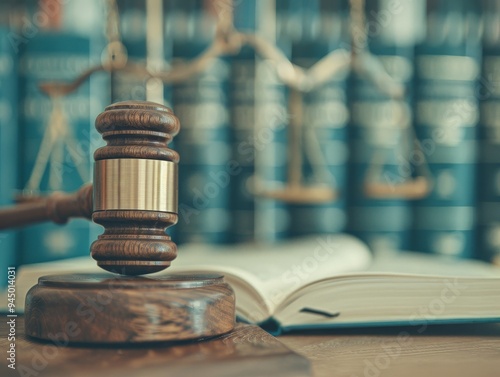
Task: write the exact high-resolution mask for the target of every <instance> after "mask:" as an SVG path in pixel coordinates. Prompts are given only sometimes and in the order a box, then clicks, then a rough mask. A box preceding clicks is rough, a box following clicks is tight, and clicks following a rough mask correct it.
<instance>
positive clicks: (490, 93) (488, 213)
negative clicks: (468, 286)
mask: <svg viewBox="0 0 500 377" xmlns="http://www.w3.org/2000/svg"><path fill="white" fill-rule="evenodd" d="M483 3H484V4H483V5H484V8H483V25H484V31H483V61H482V75H481V80H480V92H479V95H480V99H481V103H480V106H481V107H480V127H479V151H480V153H479V164H478V169H479V171H478V182H477V183H478V185H477V189H478V204H477V208H478V213H477V220H478V227H477V229H478V235H477V245H478V255H477V256H478V257H480V258H482V259H485V260H488V261H494V262H495V263H496V264H498V263H499V262H500V123H499V121H498V120H499V119H500V87H499V86H498V84H497V83H498V82H500V71H499V69H498V67H499V64H500V38H498V35H497V33H496V32H495V30H496V28H497V25H498V24H499V22H500V4H499V3H498V2H492V1H485V2H483Z"/></svg>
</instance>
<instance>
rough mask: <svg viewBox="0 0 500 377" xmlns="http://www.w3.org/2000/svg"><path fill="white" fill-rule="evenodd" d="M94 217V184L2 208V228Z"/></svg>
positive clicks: (0, 221) (0, 214)
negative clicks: (70, 192) (74, 190)
mask: <svg viewBox="0 0 500 377" xmlns="http://www.w3.org/2000/svg"><path fill="white" fill-rule="evenodd" d="M73 217H82V218H86V219H89V220H90V218H91V217H92V185H85V186H83V187H82V188H81V189H80V190H78V191H77V192H75V193H73V194H66V193H62V192H55V193H53V194H52V195H50V196H48V197H37V198H36V199H33V200H26V201H24V202H22V203H20V204H18V205H16V206H12V207H7V208H2V209H0V229H9V228H16V227H22V226H26V225H30V224H36V223H39V222H43V221H52V222H54V223H56V224H65V223H66V222H67V221H68V220H69V219H70V218H73Z"/></svg>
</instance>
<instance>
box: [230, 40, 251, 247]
mask: <svg viewBox="0 0 500 377" xmlns="http://www.w3.org/2000/svg"><path fill="white" fill-rule="evenodd" d="M255 69H256V56H255V52H254V51H253V50H251V49H250V48H248V47H243V48H242V50H241V51H240V52H239V54H238V55H236V56H234V57H233V58H232V60H231V81H230V89H229V90H230V91H229V92H230V99H231V100H230V118H231V154H232V160H233V161H234V163H235V167H236V169H237V170H236V171H235V173H236V174H234V176H233V177H232V180H231V241H232V242H236V243H240V242H250V241H254V240H255V197H254V193H253V191H252V186H253V176H254V174H255V147H254V123H255V121H254V120H255V111H256V110H255V86H254V81H255Z"/></svg>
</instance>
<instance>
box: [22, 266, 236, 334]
mask: <svg viewBox="0 0 500 377" xmlns="http://www.w3.org/2000/svg"><path fill="white" fill-rule="evenodd" d="M234 302H235V297H234V292H233V290H232V289H231V287H230V286H229V285H228V284H226V283H225V282H224V279H223V277H222V276H221V275H179V274H171V275H166V276H161V277H156V278H146V277H125V276H116V275H112V274H105V273H103V274H80V275H78V274H77V275H57V276H46V277H42V278H40V279H39V282H38V284H37V285H36V286H34V287H33V288H31V290H30V291H29V292H28V295H27V297H26V309H25V311H26V334H27V335H29V336H31V337H35V338H39V339H44V340H50V339H51V336H52V335H53V334H62V335H63V336H64V337H66V338H67V339H68V341H69V342H71V343H125V342H126V343H141V342H153V341H172V340H185V339H196V338H205V337H211V336H216V335H221V334H224V333H227V332H229V331H231V330H232V329H233V327H234V322H235V306H234ZM51 334H52V335H51Z"/></svg>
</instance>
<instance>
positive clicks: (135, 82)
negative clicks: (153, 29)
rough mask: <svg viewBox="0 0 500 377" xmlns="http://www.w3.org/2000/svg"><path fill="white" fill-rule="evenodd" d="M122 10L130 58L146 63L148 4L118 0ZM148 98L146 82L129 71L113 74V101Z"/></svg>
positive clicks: (122, 27)
mask: <svg viewBox="0 0 500 377" xmlns="http://www.w3.org/2000/svg"><path fill="white" fill-rule="evenodd" d="M118 6H119V10H120V34H121V38H122V43H123V45H124V46H125V49H126V52H127V55H128V60H129V61H130V62H133V63H137V64H143V65H144V66H145V65H146V54H147V51H146V49H147V43H146V32H147V31H146V27H147V20H146V4H145V2H144V1H138V0H122V1H119V2H118ZM128 100H138V101H145V100H146V82H145V79H144V78H142V77H135V76H134V75H131V74H130V73H127V72H116V73H113V74H112V102H118V101H128Z"/></svg>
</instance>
